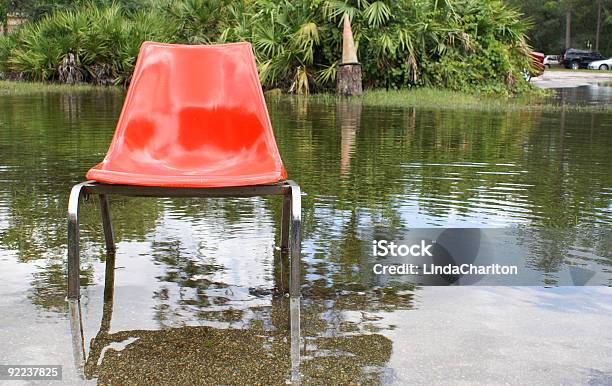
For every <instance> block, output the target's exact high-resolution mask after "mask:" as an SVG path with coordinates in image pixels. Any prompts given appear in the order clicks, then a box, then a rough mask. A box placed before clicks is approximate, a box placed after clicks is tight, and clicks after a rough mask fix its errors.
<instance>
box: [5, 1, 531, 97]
mask: <svg viewBox="0 0 612 386" xmlns="http://www.w3.org/2000/svg"><path fill="white" fill-rule="evenodd" d="M124 3H125V4H131V6H129V7H127V6H125V5H121V4H119V3H112V4H105V2H104V1H102V0H99V1H98V2H96V3H89V4H88V5H87V6H81V7H76V8H69V6H67V5H66V6H65V7H62V8H60V9H58V10H56V11H55V12H51V13H49V14H47V15H45V16H42V17H41V18H40V19H39V20H36V21H33V22H30V23H26V24H25V25H24V26H22V27H21V28H20V29H18V30H17V31H16V32H15V33H13V34H11V35H9V36H7V37H3V38H2V39H0V67H1V68H0V70H1V71H4V72H6V73H9V74H21V75H22V76H24V77H26V78H28V79H33V80H43V81H58V80H59V81H74V80H75V79H76V80H77V81H89V82H93V83H100V84H106V83H108V82H109V81H112V82H114V83H121V82H125V81H128V80H129V77H130V74H131V71H132V69H133V66H134V63H135V57H136V55H137V52H138V48H139V46H140V43H141V42H142V41H143V40H157V41H164V42H182V43H214V42H226V41H239V40H247V41H250V42H252V43H253V47H254V49H255V53H256V56H257V60H258V65H259V69H260V74H261V80H262V83H263V85H264V87H266V88H274V87H279V88H282V89H284V90H287V91H291V92H298V93H307V92H312V91H321V90H327V89H330V88H332V87H333V85H334V81H335V74H336V66H337V64H338V59H339V57H340V54H341V43H342V42H341V39H342V36H341V22H342V17H343V15H344V14H348V15H349V16H350V18H351V22H352V26H353V31H354V35H355V39H356V42H357V44H358V56H359V58H360V61H361V62H362V64H363V72H364V82H365V85H366V87H372V88H404V87H413V86H423V85H425V86H434V87H443V88H449V89H454V90H467V91H488V92H498V93H515V92H520V91H522V90H524V89H525V88H527V87H529V86H528V85H527V83H526V82H525V81H524V80H523V79H522V77H521V71H522V70H523V68H525V67H526V66H528V63H529V60H528V54H527V53H528V50H529V48H528V46H527V44H526V41H525V35H524V34H525V31H526V28H527V25H526V24H525V22H524V20H523V18H522V16H521V15H520V14H519V13H518V12H516V11H514V10H513V9H510V8H508V7H507V6H505V5H504V4H503V2H502V1H501V0H414V1H410V2H407V1H391V0H385V1H382V0H379V1H367V0H347V1H340V0H314V1H306V0H300V1H295V0H293V1H290V0H280V1H279V0H276V1H273V0H263V1H249V0H184V1H176V0H165V1H156V2H151V3H148V4H147V5H146V6H142V5H141V6H140V7H134V6H133V2H124ZM141 4H144V3H141ZM66 7H68V8H66Z"/></svg>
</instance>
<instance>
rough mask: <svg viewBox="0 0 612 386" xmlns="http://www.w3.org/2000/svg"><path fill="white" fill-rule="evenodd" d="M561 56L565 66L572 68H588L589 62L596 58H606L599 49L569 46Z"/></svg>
mask: <svg viewBox="0 0 612 386" xmlns="http://www.w3.org/2000/svg"><path fill="white" fill-rule="evenodd" d="M561 57H562V60H561V62H562V63H563V66H565V68H571V69H572V70H577V69H579V68H588V66H589V63H591V62H594V61H595V60H602V59H604V57H603V56H601V54H600V53H599V52H597V51H586V50H578V49H576V48H568V49H567V50H565V52H563V55H561Z"/></svg>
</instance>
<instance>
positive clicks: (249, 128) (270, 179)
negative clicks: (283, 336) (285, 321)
mask: <svg viewBox="0 0 612 386" xmlns="http://www.w3.org/2000/svg"><path fill="white" fill-rule="evenodd" d="M286 178H287V172H286V171H285V168H284V167H283V162H282V160H281V157H280V154H279V152H278V148H277V147H276V141H275V140H274V133H273V132H272V126H271V124H270V118H269V117H268V111H267V109H266V104H265V100H264V97H263V93H262V90H261V86H260V83H259V77H258V75H257V69H256V66H255V60H254V56H253V51H252V49H251V45H250V44H248V43H234V44H220V45H194V46H190V45H178V44H161V43H154V42H145V43H143V45H142V47H141V49H140V54H139V55H138V60H137V62H136V68H135V70H134V74H133V77H132V82H131V84H130V87H129V89H128V92H127V96H126V98H125V103H124V105H123V110H122V111H121V116H120V117H119V121H118V122H117V128H116V130H115V135H114V137H113V140H112V142H111V145H110V148H109V149H108V152H107V154H106V157H105V158H104V160H103V161H102V162H101V163H99V164H98V165H96V166H94V167H93V168H91V169H90V170H89V171H88V172H87V179H89V181H86V182H83V183H80V184H78V185H75V186H74V187H73V188H72V191H71V193H70V201H69V205H68V298H69V299H78V298H79V272H80V263H79V260H80V258H79V205H80V202H81V199H82V198H83V197H87V196H89V195H91V194H97V195H98V197H99V199H100V210H101V214H102V224H103V228H104V236H105V241H106V248H107V251H108V252H110V253H113V252H114V251H115V243H114V236H113V230H112V224H111V218H110V215H109V208H108V200H107V195H109V194H121V195H130V196H160V197H168V196H172V197H251V196H260V195H268V194H273V195H283V196H284V200H283V213H282V225H281V227H282V228H281V250H283V251H289V248H290V256H291V268H290V288H289V293H290V296H291V304H292V305H296V304H297V307H298V311H297V323H296V320H295V319H294V317H295V314H294V313H293V312H292V317H291V320H292V323H291V324H292V330H293V329H294V328H296V327H297V328H298V329H299V296H300V284H299V279H300V243H301V240H300V226H301V225H300V222H301V202H300V188H299V186H298V185H297V184H296V183H295V182H293V181H289V180H286ZM283 255H284V256H286V253H283Z"/></svg>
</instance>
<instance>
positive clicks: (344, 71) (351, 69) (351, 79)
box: [336, 63, 363, 96]
mask: <svg viewBox="0 0 612 386" xmlns="http://www.w3.org/2000/svg"><path fill="white" fill-rule="evenodd" d="M336 92H337V93H338V94H339V95H346V96H352V95H361V94H363V88H362V86H361V64H359V63H343V64H340V65H338V74H337V76H336Z"/></svg>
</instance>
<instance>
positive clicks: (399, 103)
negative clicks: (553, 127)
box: [305, 88, 612, 112]
mask: <svg viewBox="0 0 612 386" xmlns="http://www.w3.org/2000/svg"><path fill="white" fill-rule="evenodd" d="M553 95H554V91H552V90H539V91H536V92H534V93H533V94H526V95H522V96H518V97H504V96H494V95H488V96H487V95H477V94H470V93H463V92H457V91H449V90H440V89H433V88H419V89H412V90H392V91H386V90H371V91H366V92H365V93H364V95H363V96H361V97H350V99H352V100H356V101H357V100H360V101H361V103H362V104H363V105H364V106H372V107H392V108H405V107H418V108H429V109H439V108H443V109H460V110H482V111H553V112H554V111H561V110H565V111H584V112H597V111H605V112H610V111H612V106H610V105H599V106H594V105H571V104H559V103H557V101H555V100H553V99H552V96H553ZM305 98H308V99H311V100H314V101H318V102H322V103H335V102H337V101H339V100H341V99H342V98H343V97H339V96H337V95H334V94H315V95H310V96H307V97H305Z"/></svg>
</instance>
